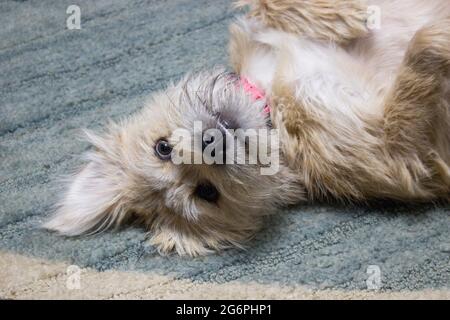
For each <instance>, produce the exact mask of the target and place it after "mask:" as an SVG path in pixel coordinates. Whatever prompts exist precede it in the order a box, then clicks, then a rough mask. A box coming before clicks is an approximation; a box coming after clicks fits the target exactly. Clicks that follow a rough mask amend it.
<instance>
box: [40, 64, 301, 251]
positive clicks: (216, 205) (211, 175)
mask: <svg viewBox="0 0 450 320" xmlns="http://www.w3.org/2000/svg"><path fill="white" fill-rule="evenodd" d="M264 105H265V101H264V99H262V100H254V99H253V98H252V97H251V95H249V94H248V92H246V91H245V90H244V89H242V86H241V85H240V82H239V79H238V78H237V77H236V76H234V75H232V74H228V73H224V72H219V71H214V72H208V73H201V74H199V75H197V76H190V77H187V78H185V79H184V80H182V81H181V82H180V83H179V84H177V85H171V86H170V87H169V88H168V89H167V90H165V91H163V92H160V93H157V94H155V95H154V96H153V97H152V99H151V100H150V101H149V102H148V104H147V105H146V106H145V107H144V108H143V110H142V111H141V112H139V113H137V114H135V115H133V116H132V117H130V118H129V119H127V120H126V121H124V122H123V123H120V124H113V125H110V127H109V128H108V130H105V132H104V133H102V134H99V135H96V134H93V133H87V136H88V140H89V141H90V142H91V143H92V145H93V146H94V148H93V150H92V151H91V152H89V153H88V155H87V160H88V163H87V165H86V166H85V167H84V168H83V169H82V170H81V171H80V172H79V173H77V174H76V175H75V176H74V177H73V178H72V179H71V182H70V187H69V189H68V191H67V192H66V194H65V195H64V197H63V199H62V201H61V202H60V205H59V209H58V211H57V213H56V215H55V216H54V217H53V218H52V219H51V220H50V221H49V222H48V223H47V224H46V225H45V226H46V228H48V229H51V230H56V231H58V232H59V233H61V234H64V235H79V234H84V233H91V232H96V231H100V230H103V229H106V228H108V227H111V226H116V225H120V223H121V222H123V221H124V220H125V219H127V218H129V217H136V218H137V219H139V220H140V221H142V222H143V223H144V224H145V225H146V227H147V228H148V229H149V230H150V235H151V242H152V243H153V244H155V245H156V246H157V247H158V249H159V250H160V252H163V253H166V252H169V251H172V250H176V251H177V252H178V253H179V254H181V255H184V254H187V255H198V254H205V253H208V252H209V251H211V250H218V249H221V248H224V247H229V246H240V245H242V243H243V242H244V241H245V240H246V239H248V238H249V237H251V236H252V235H253V234H254V232H255V231H256V230H258V228H259V227H260V226H261V219H262V216H263V215H265V214H267V213H270V212H273V211H274V210H275V208H277V207H279V206H284V205H287V204H292V203H295V202H297V201H298V200H299V199H301V197H302V192H303V190H302V188H301V186H300V185H299V184H298V181H297V178H296V176H295V175H294V174H293V173H292V172H291V171H290V170H289V169H288V168H287V167H286V166H284V165H283V163H282V161H283V159H282V157H281V156H280V155H279V148H278V142H279V141H278V140H277V139H276V138H277V135H276V134H274V132H275V131H273V130H271V128H270V124H269V122H270V119H269V116H268V115H267V113H265V112H264V110H263V108H264ZM235 129H240V130H237V131H234V130H235ZM275 133H276V132H275ZM279 156H280V157H279ZM275 162H276V163H275ZM265 170H266V171H265Z"/></svg>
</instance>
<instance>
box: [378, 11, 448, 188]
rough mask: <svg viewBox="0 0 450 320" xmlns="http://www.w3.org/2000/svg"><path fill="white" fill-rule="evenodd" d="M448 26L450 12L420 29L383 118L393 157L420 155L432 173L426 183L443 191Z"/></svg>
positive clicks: (445, 183)
mask: <svg viewBox="0 0 450 320" xmlns="http://www.w3.org/2000/svg"><path fill="white" fill-rule="evenodd" d="M449 26H450V17H449V18H447V19H444V20H442V21H440V22H437V23H435V24H433V25H430V26H427V27H425V28H423V29H421V30H419V31H418V32H417V34H416V35H415V37H414V38H413V40H412V42H411V44H410V47H409V49H408V51H407V53H406V56H405V60H404V62H403V64H402V66H401V68H400V71H399V73H398V76H397V79H396V82H395V84H394V86H393V87H392V89H391V93H390V94H389V95H388V96H387V100H386V103H385V109H384V124H383V125H384V138H385V144H386V147H387V150H388V153H389V154H390V155H391V156H392V157H393V158H394V159H395V162H402V161H405V162H408V161H409V160H411V159H414V158H418V159H420V163H421V164H424V166H425V168H427V170H428V172H429V174H430V177H427V178H426V180H429V181H428V182H426V183H425V182H424V183H425V184H427V185H429V187H430V188H431V189H433V190H432V191H433V192H434V193H439V192H441V193H442V192H443V193H444V195H445V192H449V191H450V168H449V165H450V101H449V100H450V89H449V87H450V31H449V30H450V29H449ZM408 167H409V171H414V170H415V168H414V165H411V164H409V165H408ZM416 167H417V166H416ZM417 169H419V168H417ZM436 189H438V190H436Z"/></svg>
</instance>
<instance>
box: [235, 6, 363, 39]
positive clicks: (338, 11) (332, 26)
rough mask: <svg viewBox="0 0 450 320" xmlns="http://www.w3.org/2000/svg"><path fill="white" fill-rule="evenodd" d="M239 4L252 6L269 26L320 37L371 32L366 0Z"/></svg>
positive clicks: (354, 36)
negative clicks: (368, 25)
mask: <svg viewBox="0 0 450 320" xmlns="http://www.w3.org/2000/svg"><path fill="white" fill-rule="evenodd" d="M235 6H236V7H238V8H239V7H243V6H249V7H250V11H249V16H250V17H253V18H256V19H258V20H260V21H261V22H262V23H263V24H265V25H266V26H268V27H271V28H275V29H278V30H283V31H285V32H289V33H294V34H298V35H300V36H304V37H308V38H312V39H316V40H324V41H332V42H336V43H347V42H349V41H351V40H353V39H357V38H361V37H363V36H365V35H366V34H367V33H368V32H369V30H368V27H367V17H368V8H369V7H368V6H367V3H366V1H365V0H333V1H326V0H322V1H316V0H304V1H298V0H240V1H237V2H236V3H235Z"/></svg>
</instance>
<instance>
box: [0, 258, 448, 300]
mask: <svg viewBox="0 0 450 320" xmlns="http://www.w3.org/2000/svg"><path fill="white" fill-rule="evenodd" d="M0 298H3V299H225V300H227V299H243V300H246V299H283V300H285V299H301V300H303V299H308V300H309V299H345V300H347V299H413V300H417V299H433V300H444V299H445V300H448V299H450V290H446V289H442V290H424V291H407V292H406V291H405V292H377V291H343V290H312V289H309V288H306V287H303V286H291V287H286V286H280V285H278V284H270V285H267V284H259V283H254V282H253V283H242V282H238V281H234V282H229V283H224V284H218V283H195V282H192V281H190V280H177V279H174V278H173V277H170V276H165V275H159V274H156V273H152V272H146V273H141V272H134V271H116V270H108V271H104V272H99V271H97V270H94V269H79V268H77V267H76V266H70V265H69V264H67V263H63V262H54V261H46V260H43V259H37V258H31V257H27V256H23V255H18V254H14V253H7V252H1V253H0Z"/></svg>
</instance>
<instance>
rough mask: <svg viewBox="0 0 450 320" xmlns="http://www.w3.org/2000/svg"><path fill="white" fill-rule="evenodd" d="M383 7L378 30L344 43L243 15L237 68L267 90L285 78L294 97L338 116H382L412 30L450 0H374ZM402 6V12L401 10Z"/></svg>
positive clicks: (441, 12)
mask: <svg viewBox="0 0 450 320" xmlns="http://www.w3.org/2000/svg"><path fill="white" fill-rule="evenodd" d="M370 4H371V5H375V6H378V7H379V8H380V13H381V21H380V23H381V24H380V26H381V29H379V30H371V34H370V36H369V37H366V38H363V39H359V40H356V41H355V42H354V43H353V44H351V45H350V46H348V47H347V48H340V47H336V45H332V44H323V43H318V42H315V41H313V40H308V39H300V38H299V37H297V36H293V35H290V34H287V33H284V32H281V31H275V30H272V29H267V28H264V27H261V25H259V26H258V25H254V22H252V21H243V23H244V24H247V26H246V27H245V29H246V30H247V31H248V32H249V34H248V37H249V38H250V39H252V42H253V45H252V47H253V48H252V50H249V51H247V52H242V54H243V55H247V56H246V57H245V59H243V61H245V62H244V63H243V66H242V69H241V73H242V74H243V75H244V76H246V77H248V78H249V79H250V80H252V81H253V82H254V83H256V84H257V85H259V86H260V87H261V88H263V89H264V90H265V91H266V92H267V94H268V95H269V96H270V94H271V88H272V86H273V84H274V81H280V79H282V80H283V81H284V82H286V83H289V85H292V86H293V88H294V89H295V90H294V92H295V95H296V98H298V99H299V100H302V99H306V100H308V101H314V104H315V105H316V106H317V107H318V108H320V109H322V110H323V111H326V112H328V113H330V115H331V116H332V117H335V118H336V119H346V121H353V122H358V119H360V118H361V117H362V118H367V116H369V117H371V118H374V117H375V118H381V117H382V114H383V99H384V97H385V95H386V94H387V93H388V90H389V89H390V88H391V87H392V84H393V82H394V81H395V77H396V74H397V70H398V67H399V66H400V64H401V63H402V60H403V57H404V54H405V52H406V49H407V47H408V44H409V42H410V40H411V38H412V37H413V36H414V34H415V32H416V31H417V30H419V29H420V28H421V27H423V26H424V25H426V24H428V23H430V22H432V21H435V20H436V19H437V18H439V17H442V16H446V15H449V14H450V2H449V1H448V0H435V1H426V0H411V1H404V0H372V1H370ZM399 12H401V13H402V14H399Z"/></svg>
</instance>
